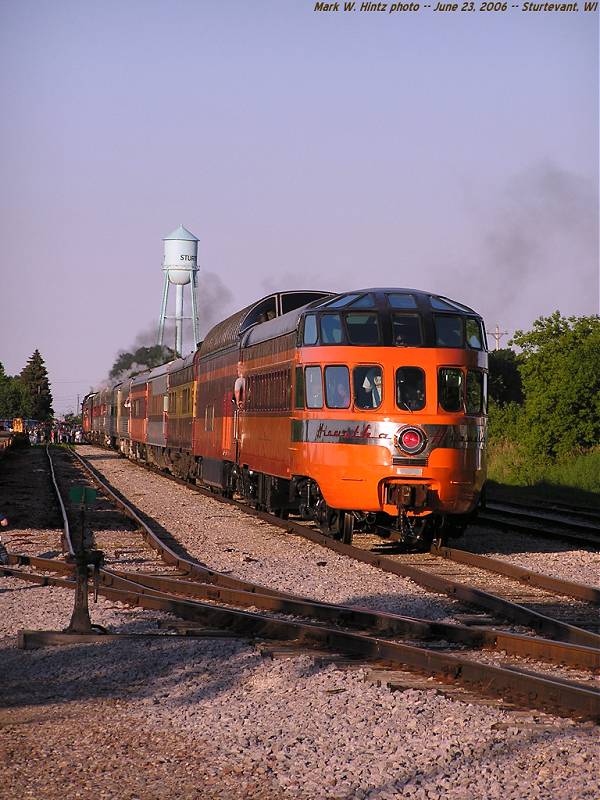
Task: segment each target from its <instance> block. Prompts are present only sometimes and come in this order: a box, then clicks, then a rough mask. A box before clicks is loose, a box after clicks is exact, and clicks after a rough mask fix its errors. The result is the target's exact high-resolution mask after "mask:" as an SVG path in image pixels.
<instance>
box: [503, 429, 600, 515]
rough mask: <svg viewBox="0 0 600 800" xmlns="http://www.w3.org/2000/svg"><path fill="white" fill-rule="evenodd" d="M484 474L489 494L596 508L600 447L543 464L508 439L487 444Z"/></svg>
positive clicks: (599, 490) (598, 505) (599, 503)
mask: <svg viewBox="0 0 600 800" xmlns="http://www.w3.org/2000/svg"><path fill="white" fill-rule="evenodd" d="M488 477H489V483H488V490H489V493H490V496H491V497H500V498H506V499H509V498H510V499H513V500H517V499H521V500H524V501H528V500H543V501H549V500H554V501H559V502H563V503H571V504H574V505H583V506H591V507H593V508H600V448H594V449H593V450H591V451H589V452H587V453H575V454H573V455H571V456H569V457H565V458H562V459H560V460H559V461H556V462H553V463H550V462H546V463H544V462H542V461H536V460H533V459H532V458H531V456H528V454H526V453H524V452H523V451H522V450H521V449H519V448H518V447H517V446H516V445H515V444H513V443H511V442H501V443H497V444H494V445H493V446H492V447H490V451H489V468H488Z"/></svg>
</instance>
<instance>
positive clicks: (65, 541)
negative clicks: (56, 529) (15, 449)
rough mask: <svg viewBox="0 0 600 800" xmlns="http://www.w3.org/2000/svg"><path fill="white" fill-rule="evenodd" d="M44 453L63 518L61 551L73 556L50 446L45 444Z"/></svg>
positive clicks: (67, 521) (65, 512) (65, 513)
mask: <svg viewBox="0 0 600 800" xmlns="http://www.w3.org/2000/svg"><path fill="white" fill-rule="evenodd" d="M46 455H47V456H48V463H49V464H50V475H51V477H52V486H53V488H54V493H55V494H56V498H57V500H58V504H59V506H60V511H61V514H62V518H63V535H62V537H61V539H62V549H63V552H66V553H67V555H69V556H74V555H75V551H74V549H73V541H72V539H71V531H70V528H69V520H68V517H67V511H66V509H65V504H64V502H63V499H62V495H61V493H60V489H59V488H58V483H57V480H56V474H55V472H54V464H53V463H52V456H51V455H50V447H49V445H46Z"/></svg>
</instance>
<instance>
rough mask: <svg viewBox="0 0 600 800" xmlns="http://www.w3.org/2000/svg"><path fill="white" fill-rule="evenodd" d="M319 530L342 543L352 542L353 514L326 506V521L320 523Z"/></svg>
mask: <svg viewBox="0 0 600 800" xmlns="http://www.w3.org/2000/svg"><path fill="white" fill-rule="evenodd" d="M321 530H322V531H323V533H325V534H326V535H327V536H331V537H333V538H334V539H337V540H338V541H341V542H343V543H344V544H352V534H353V533H354V514H352V513H351V512H349V511H342V510H340V509H337V508H328V509H327V515H326V522H325V523H323V524H321Z"/></svg>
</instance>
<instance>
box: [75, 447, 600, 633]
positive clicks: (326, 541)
mask: <svg viewBox="0 0 600 800" xmlns="http://www.w3.org/2000/svg"><path fill="white" fill-rule="evenodd" d="M71 452H73V453H74V455H75V457H76V458H77V459H78V460H79V461H80V462H81V464H82V466H83V467H84V468H85V469H86V470H87V471H88V473H89V474H90V475H91V476H92V478H93V480H94V481H95V482H96V483H97V484H98V485H99V486H100V487H101V488H102V490H103V491H105V492H107V493H108V494H109V495H110V496H111V497H112V498H113V499H114V501H115V502H116V503H117V504H118V505H119V507H120V508H122V509H123V511H124V513H126V514H129V515H130V516H131V517H132V519H134V520H135V521H136V522H137V523H138V524H139V525H140V527H142V528H143V530H144V531H145V536H144V538H146V540H147V541H148V542H149V543H153V544H152V546H153V547H155V549H157V550H158V551H159V552H160V551H161V549H162V548H165V555H164V556H163V558H164V560H165V561H166V562H167V563H171V564H175V565H176V566H177V567H178V568H179V569H181V570H182V571H185V572H188V573H189V574H191V575H194V576H200V575H202V573H203V572H204V571H206V570H205V568H204V567H202V566H200V565H199V564H197V563H195V562H193V561H190V560H188V559H185V558H183V557H181V556H178V555H177V554H176V553H175V552H174V551H173V550H172V549H171V548H169V547H168V545H166V544H165V543H164V542H163V540H161V539H160V538H159V537H158V536H157V535H156V534H155V533H154V532H153V531H152V530H151V529H150V527H149V526H148V525H147V524H146V523H145V522H144V521H143V520H142V519H141V517H140V516H139V514H137V512H136V511H135V510H134V509H133V508H131V507H130V506H129V505H128V504H127V503H126V501H124V500H123V499H122V498H121V497H120V496H119V495H118V494H116V493H115V491H114V490H113V489H112V488H111V487H109V486H108V484H107V483H106V480H105V479H104V477H103V476H102V475H100V474H99V473H98V471H97V470H96V469H95V468H94V467H92V466H91V465H90V464H89V463H87V462H86V460H85V459H84V458H82V457H81V456H80V455H79V453H76V452H74V451H71ZM138 466H141V465H138ZM164 477H167V478H168V479H170V480H175V481H176V482H177V483H180V484H182V485H184V486H186V487H187V488H189V489H191V490H192V491H195V492H197V493H199V494H202V495H204V496H205V497H210V498H212V499H213V500H217V501H218V502H220V503H223V504H224V505H230V506H234V507H235V508H238V509H240V510H242V511H244V512H245V513H247V514H249V515H251V516H254V517H256V518H258V519H262V520H264V521H265V522H269V523H270V524H271V525H274V526H276V527H279V528H282V529H283V530H286V531H288V532H290V533H294V534H297V535H299V536H301V537H303V538H305V539H308V540H309V541H311V542H314V543H316V544H320V545H322V546H323V547H326V548H328V549H329V550H333V551H334V552H336V553H339V554H340V555H344V556H348V557H349V558H352V559H354V560H356V561H360V562H362V563H365V564H369V565H370V566H373V567H377V568H379V569H381V570H383V571H385V572H390V573H392V574H395V575H399V576H401V577H404V578H409V579H411V580H413V581H414V582H415V583H417V584H419V585H420V586H423V587H424V588H426V589H430V590H432V591H434V592H438V593H441V594H446V595H448V596H450V597H452V598H454V599H457V600H460V601H461V602H463V603H466V604H468V605H472V606H478V607H480V608H485V609H486V610H487V611H491V612H492V613H494V614H496V615H497V616H500V617H502V618H505V619H508V620H510V621H512V622H514V623H516V624H518V625H525V626H528V627H530V628H532V629H533V630H535V631H537V632H538V633H539V634H541V635H542V636H550V637H552V638H554V639H558V640H560V641H563V642H570V643H571V644H580V645H583V646H585V647H592V648H594V647H595V648H598V647H600V635H598V634H596V633H592V632H590V631H587V630H584V629H583V628H578V627H576V626H575V625H569V624H567V623H565V622H561V621H560V620H556V619H553V618H552V617H547V616H545V615H544V614H540V613H539V612H537V611H533V610H531V609H529V608H526V607H525V606H522V605H519V604H518V603H513V602H510V601H508V600H505V599H504V598H502V597H497V596H496V595H493V594H490V593H489V592H484V591H483V590H482V589H477V588H475V587H472V586H469V585H467V584H464V583H461V582H460V581H453V580H451V579H449V578H445V577H442V576H440V575H436V574H434V573H431V572H427V571H426V570H422V569H419V568H417V567H414V566H411V565H408V564H403V563H401V562H399V561H397V560H394V559H391V558H388V557H386V556H380V555H378V554H376V553H372V552H370V551H367V550H361V549H360V548H358V547H355V546H353V545H348V544H344V543H343V542H340V541H337V540H335V539H332V538H331V537H330V536H326V535H325V534H323V533H321V532H320V531H317V530H315V529H313V528H310V527H307V526H305V525H301V524H300V523H298V522H294V521H292V520H283V519H280V518H278V517H274V516H272V515H271V514H268V513H266V512H264V511H259V510H257V509H255V508H251V507H249V506H247V505H245V504H242V503H239V502H238V501H236V500H232V499H229V498H226V497H222V496H221V495H218V494H215V493H213V492H209V491H208V490H207V489H204V488H202V487H200V486H196V485H193V484H190V483H188V482H186V481H184V480H182V479H180V478H174V477H172V476H164ZM480 558H486V557H485V556H480ZM495 561H496V562H497V563H499V564H501V563H502V562H498V561H497V560H495ZM210 572H211V574H212V576H213V580H214V582H215V583H216V584H218V585H223V586H224V585H226V583H227V584H228V585H230V586H232V588H247V587H248V584H246V587H244V586H242V585H241V584H242V583H243V582H241V581H237V580H236V579H231V578H227V576H221V575H220V574H219V573H215V572H212V571H210ZM224 579H226V580H224ZM233 584H236V585H235V586H234V585H233ZM254 591H259V592H260V593H263V594H271V595H274V596H277V597H292V598H295V599H303V598H298V597H296V596H295V595H290V594H289V593H286V592H277V591H276V590H273V589H269V588H268V587H264V586H260V587H259V586H255V587H254Z"/></svg>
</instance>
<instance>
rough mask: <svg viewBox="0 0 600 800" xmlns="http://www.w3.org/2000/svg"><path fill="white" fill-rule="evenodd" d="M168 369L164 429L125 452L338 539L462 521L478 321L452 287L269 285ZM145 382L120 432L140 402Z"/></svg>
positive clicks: (134, 431) (438, 530)
mask: <svg viewBox="0 0 600 800" xmlns="http://www.w3.org/2000/svg"><path fill="white" fill-rule="evenodd" d="M165 370H166V371H167V372H168V395H169V397H168V403H167V402H165V405H164V406H163V408H166V406H167V405H168V415H167V416H168V420H167V431H166V440H165V439H164V438H159V439H156V440H155V441H154V442H153V446H152V447H151V448H149V453H150V455H148V454H144V452H143V451H140V450H138V452H137V457H142V458H145V459H148V460H152V461H154V462H155V463H158V464H160V466H165V467H167V468H169V469H171V470H172V471H173V472H175V473H177V474H179V475H181V476H182V477H185V478H187V479H190V480H196V481H198V482H202V483H205V484H207V485H209V486H211V487H214V488H216V489H217V490H219V491H221V492H223V493H225V494H227V495H233V494H236V493H237V494H238V495H241V496H242V497H244V498H245V499H246V500H247V501H248V502H249V503H251V504H253V505H255V506H257V507H260V508H265V509H268V510H270V511H273V512H276V513H278V514H281V515H282V516H285V515H287V514H289V513H295V514H299V515H301V516H302V517H303V518H306V519H311V518H312V519H315V520H316V521H318V523H319V524H320V525H321V527H322V529H323V530H324V531H326V532H328V533H330V534H331V535H333V536H335V537H338V538H342V539H343V540H345V541H347V542H349V541H351V539H352V536H353V533H354V532H359V531H373V530H377V531H380V532H383V533H385V534H387V535H391V536H392V537H393V538H395V539H398V540H400V541H401V542H403V543H404V544H405V545H406V546H407V547H410V548H421V547H425V546H427V545H428V544H429V543H430V541H431V540H432V539H433V538H436V539H438V540H443V539H444V538H446V536H448V535H453V534H457V533H460V532H461V531H462V529H463V528H464V526H465V525H466V524H467V523H468V521H469V520H470V519H471V518H472V515H473V513H474V512H475V510H476V508H477V506H478V504H479V502H480V500H481V497H482V494H483V488H484V483H485V478H486V451H485V442H486V426H487V381H488V371H487V346H486V340H485V330H484V326H483V321H482V319H481V318H480V317H479V315H478V314H476V313H475V312H474V311H473V310H472V309H470V308H468V307H467V306H464V305H462V304H461V303H458V302H456V301H454V300H449V299H448V298H445V297H441V296H438V295H435V294H430V293H427V292H423V291H417V290H414V289H393V288H390V289H364V290H360V291H355V292H347V293H344V294H339V295H332V294H328V293H323V292H282V293H278V294H274V295H269V296H268V297H265V298H263V299H262V300H260V301H258V302H257V303H254V304H252V305H250V306H248V307H247V308H245V309H243V310H242V311H239V312H238V313H237V314H234V315H232V316H231V317H229V318H228V319H226V320H224V321H223V322H220V323H219V324H218V325H216V326H214V327H213V328H212V330H211V331H209V333H208V334H207V336H206V338H205V340H204V341H203V342H202V343H201V345H200V346H199V348H198V350H197V351H196V353H195V354H192V355H191V356H189V357H188V358H186V359H185V360H179V361H177V362H173V363H172V364H170V365H166V367H165ZM162 375H164V372H163V373H162ZM142 380H143V379H142V376H139V378H137V379H134V381H133V382H132V387H131V409H132V411H131V420H130V436H131V439H136V438H138V437H139V436H141V435H142V430H143V427H142V426H143V425H144V424H146V423H147V421H146V423H145V422H144V420H143V419H142V417H143V416H147V415H148V413H149V412H148V408H147V403H146V397H145V394H142V389H141V386H142ZM161 380H162V383H161V387H160V391H157V396H156V398H155V405H156V408H155V409H154V411H153V412H152V413H153V414H154V416H156V421H157V422H158V423H159V422H161V418H160V414H161V413H162V412H161V407H160V403H161V401H160V395H162V393H163V392H164V391H165V386H164V383H165V381H164V378H162V379H161ZM138 382H139V388H138ZM144 385H145V384H144ZM157 389H158V385H157ZM157 415H158V416H157ZM152 419H153V421H154V417H152ZM92 427H93V424H92ZM144 430H145V429H144ZM139 440H140V441H143V440H142V439H139Z"/></svg>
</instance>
